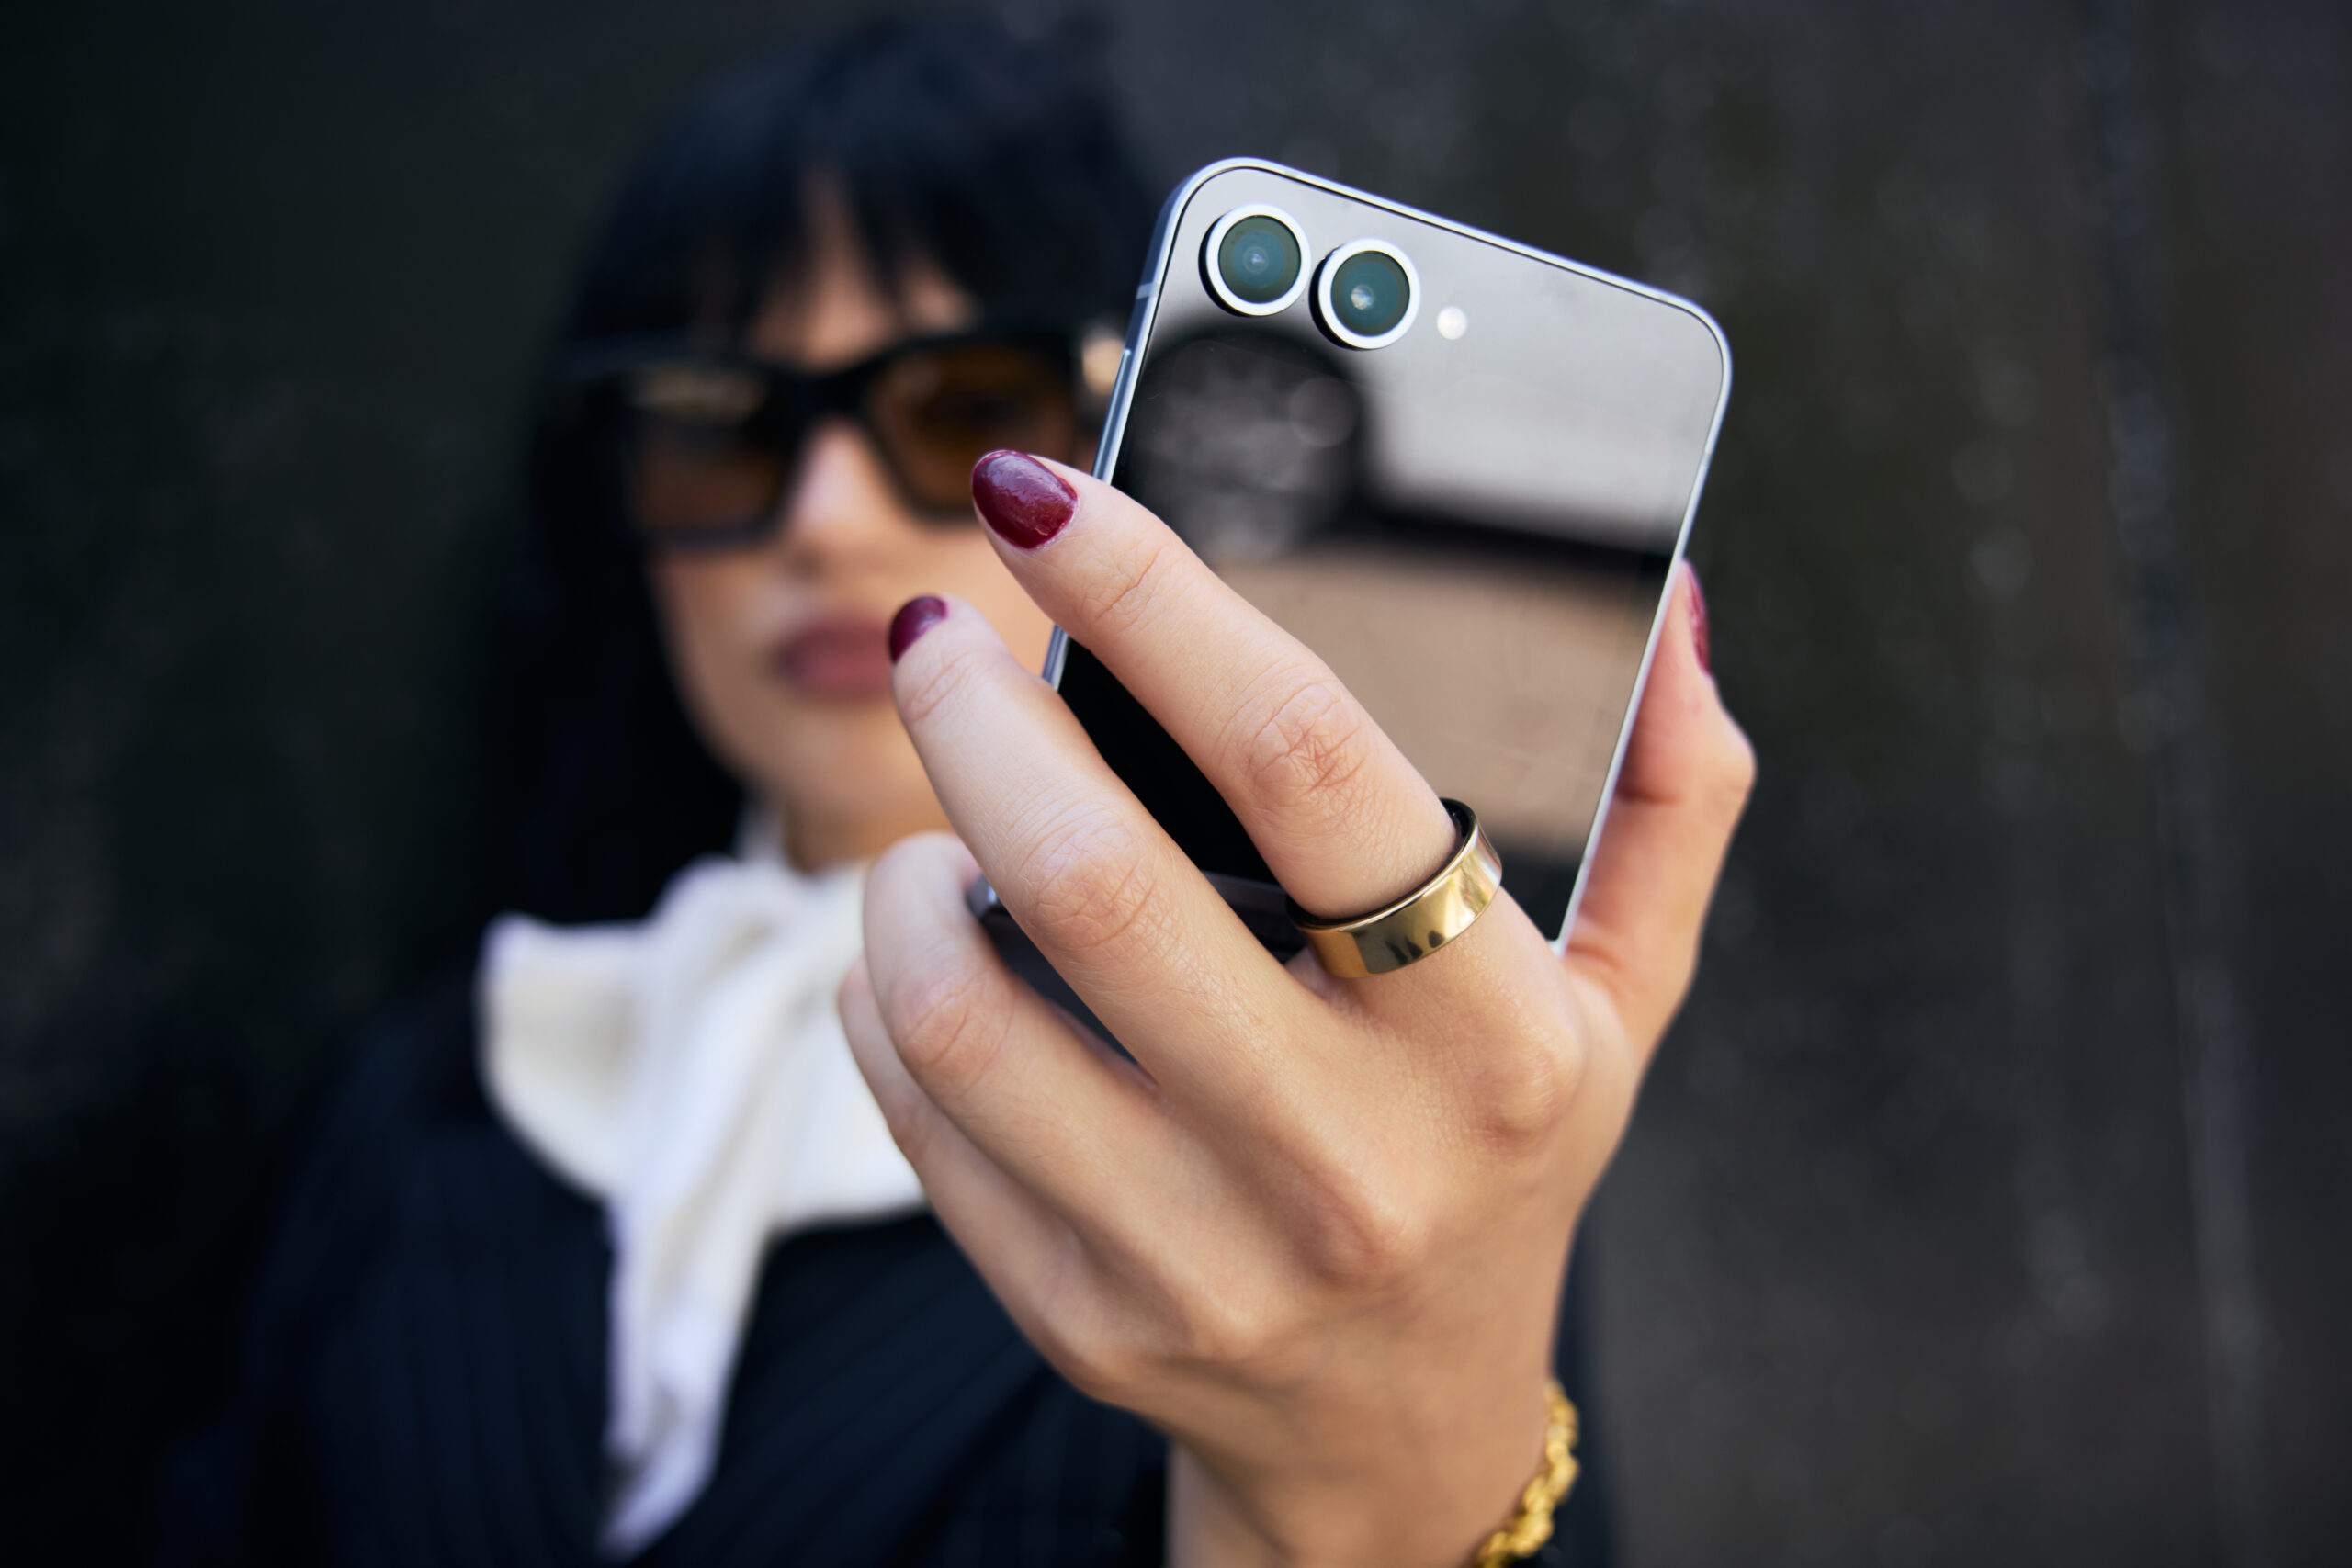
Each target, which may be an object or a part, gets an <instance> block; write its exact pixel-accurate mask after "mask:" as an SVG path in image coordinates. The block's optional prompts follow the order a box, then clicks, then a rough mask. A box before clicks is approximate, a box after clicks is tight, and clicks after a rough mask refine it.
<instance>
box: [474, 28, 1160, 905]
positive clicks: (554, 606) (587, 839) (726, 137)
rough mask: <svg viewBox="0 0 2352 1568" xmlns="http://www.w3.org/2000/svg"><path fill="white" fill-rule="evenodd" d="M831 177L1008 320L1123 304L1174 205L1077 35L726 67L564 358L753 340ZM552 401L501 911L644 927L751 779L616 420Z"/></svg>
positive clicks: (507, 702) (877, 242)
mask: <svg viewBox="0 0 2352 1568" xmlns="http://www.w3.org/2000/svg"><path fill="white" fill-rule="evenodd" d="M817 174H822V175H828V176H831V178H832V179H833V180H834V181H836V182H837V185H838V188H839V189H840V190H841V191H842V193H843V195H844V196H845V197H846V198H847V203H848V206H849V209H850V216H851V218H852V219H853V220H854V225H855V228H856V230H857V233H858V236H859V238H860V239H861V240H862V242H863V243H864V245H865V251H866V254H868V255H869V256H870V257H871V258H872V259H873V262H874V264H875V265H876V268H877V269H878V270H879V271H880V272H881V274H882V276H883V277H884V279H885V281H886V282H895V281H896V280H897V279H898V278H899V276H902V275H903V270H904V268H905V267H906V266H907V265H909V263H910V262H911V261H914V260H916V259H918V258H920V259H922V260H926V261H929V262H932V263H935V264H936V265H939V266H940V267H942V268H943V269H944V271H945V272H946V273H947V275H948V276H950V277H951V278H953V279H954V280H955V281H956V283H957V284H958V285H960V286H961V287H962V288H964V289H966V290H967V292H969V293H970V294H971V295H973V296H974V297H975V298H976V299H978V300H979V301H980V303H981V306H982V309H983V311H984V312H985V313H987V314H989V315H998V316H1018V317H1021V318H1023V319H1026V320H1038V321H1064V322H1067V323H1069V325H1070V326H1072V327H1073V328H1075V327H1076V326H1078V325H1079V324H1080V323H1081V322H1083V321H1087V320H1089V319H1091V318H1095V317H1102V316H1111V317H1113V318H1114V319H1123V318H1124V316H1125V311H1126V308H1127V305H1128V302H1129V301H1130V299H1132V297H1133V292H1134V288H1135V285H1136V277H1137V275H1138V271H1139V269H1140V265H1141V262H1142V257H1143V251H1144V246H1145V243H1146V241H1147V239H1148V234H1149V231H1150V227H1151V220H1152V215H1153V211H1154V207H1155V203H1154V200H1153V197H1152V195H1151V192H1150V190H1149V189H1148V186H1146V185H1145V183H1144V182H1143V180H1142V179H1141V177H1140V176H1139V175H1138V174H1137V172H1136V166H1135V164H1133V163H1132V162H1131V161H1130V159H1129V157H1128V155H1127V152H1126V150H1125V144H1124V142H1123V140H1122V138H1121V137H1120V135H1119V133H1118V131H1117V130H1116V127H1115V123H1114V118H1113V116H1112V114H1111V111H1110V108H1109V106H1108V104H1107V103H1106V101H1105V99H1104V96H1103V94H1102V92H1101V91H1100V89H1099V88H1098V87H1097V86H1096V85H1094V83H1093V81H1092V79H1091V72H1090V71H1089V70H1088V69H1086V67H1085V65H1084V64H1083V63H1082V62H1080V60H1079V59H1078V58H1076V55H1075V51H1072V50H1070V49H1069V48H1067V47H1063V46H1060V45H1057V44H1055V43H1052V42H1036V41H1030V40H1025V39H1019V38H1016V37H1014V36H1012V34H1010V33H1009V32H1007V31H1005V30H1004V29H1003V28H1001V27H999V26H997V25H995V24H993V23H990V22H988V21H985V20H982V19H979V18H973V17H949V18H939V17H933V18H928V19H922V20H899V21H892V22H885V23H880V24H876V25H871V26H867V27H865V28H859V29H856V30H854V31H851V32H847V33H842V34H839V35H836V36H833V37H831V38H826V39H817V40H813V41H807V42H801V43H797V44H794V45H792V46H789V47H786V48H784V49H780V50H777V51H774V52H772V53H769V54H767V55H764V56H763V57H762V58H759V59H757V60H754V61H752V62H750V63H749V64H747V65H744V66H742V67H741V68H740V69H738V70H735V71H732V72H730V73H728V74H726V75H724V76H722V77H720V78H719V79H718V80H717V81H716V82H714V83H713V84H712V85H710V86H708V87H707V89H705V90H704V91H703V92H702V93H701V94H700V95H698V96H696V97H695V99H694V100H693V102H692V103H691V104H690V105H689V106H688V107H687V108H686V109H685V111H684V114H683V115H681V116H680V117H679V118H677V119H676V120H675V121H673V123H672V124H671V125H670V126H669V128H668V129H667V130H665V131H664V132H662V134H661V135H660V136H659V137H657V139H656V140H655V141H654V142H653V145H652V147H651V148H650V151H649V152H648V153H647V154H646V156H645V158H644V160H643V162H642V163H641V164H639V167H638V168H637V170H636V172H635V174H634V175H632V176H631V177H630V178H629V180H628V183H627V184H626V186H624V187H623V189H622V192H621V195H620V197H619V199H618V201H617V202H616V204H615V206H614V208H613V210H612V212H611V215H610V216H609V217H608V219H607V220H606V221H605V225H604V228H603V231H602V232H601V235H600V236H599V238H598V239H597V240H596V242H595V243H594V245H593V246H592V247H591V250H590V252H589V256H588V261H587V265H586V266H585V268H584V270H583V271H582V275H581V278H580V282H579V286H578V291H577V293H576V295H575V297H574V298H573V299H572V301H571V309H570V311H569V313H568V316H567V318H566V321H565V325H564V328H563V332H562V334H561V342H560V344H558V345H557V351H556V352H557V356H558V358H559V359H560V356H561V355H563V354H565V353H566V352H567V351H569V350H570V349H571V347H572V346H573V345H575V344H578V343H579V342H581V341H582V340H584V339H589V338H595V337H603V336H607V335H617V334H623V333H629V334H634V333H695V334H698V335H715V336H720V337H723V338H726V339H730V340H731V339H736V338H740V336H741V333H742V332H743V331H744V329H745V327H746V325H747V323H748V322H749V321H750V320H751V318H752V315H753V314H754V313H755V312H756V311H757V310H758V309H759V307H760V304H761V301H762V299H763V297H764V296H765V295H766V294H767V293H768V291H769V290H770V289H772V288H775V287H777V286H778V285H779V284H782V285H786V286H789V284H790V283H791V282H792V281H793V279H794V277H795V276H796V273H797V269H798V268H799V267H800V266H801V265H802V264H803V263H804V261H805V254H806V250H807V243H808V240H809V225H810V214H809V209H808V201H809V195H810V184H809V181H810V176H811V175H817ZM553 385H554V382H553V378H550V387H552V386H553ZM545 409H546V412H544V413H543V414H542V416H541V418H540V420H539V422H538V424H537V430H536V431H535V434H534V439H533V445H532V454H531V471H530V478H529V482H530V506H531V513H532V523H533V531H532V540H531V559H530V562H529V565H528V568H527V569H526V574H525V576H526V588H525V590H524V592H522V593H521V594H520V595H519V600H518V604H517V605H516V607H515V614H514V615H512V616H510V622H511V625H510V629H509V633H508V639H507V640H508V648H507V650H506V659H505V660H504V662H505V664H506V666H507V669H508V674H507V676H506V679H505V680H504V682H503V692H502V694H501V697H500V700H499V701H498V702H497V704H496V709H497V713H498V717H497V722H496V728H497V729H498V731H499V733H498V735H497V736H496V737H495V738H494V744H495V745H496V746H497V748H498V750H500V751H501V752H502V753H503V760H504V766H503V769H502V773H503V779H502V784H503V790H502V794H503V801H502V805H501V809H500V810H499V812H498V814H497V818H496V821H497V825H498V828H499V829H500V836H501V837H503V839H504V840H506V841H507V844H508V846H509V866H508V874H507V877H506V879H505V881H506V886H505V887H504V888H503V890H502V892H503V897H501V899H500V902H502V903H503V905H504V906H505V907H507V908H520V909H524V910H526V911H528V912H530V913H533V914H536V915H538V916H540V917H542V918H544V919H553V920H565V921H575V920H594V919H634V918H637V917H639V916H641V915H643V914H644V913H645V912H646V911H647V910H648V909H650V908H651V906H652V904H653V901H654V899H655V898H656V897H658V895H659V894H660V892H661V889H662V886H663V885H664V884H665V883H667V882H668V881H669V879H670V877H671V876H672V875H673V874H675V872H676V871H677V870H678V868H679V867H681V866H683V865H684V864H685V863H686V862H687V861H689V860H691V859H692V858H693V857H694V856H695V855H696V854H698V853H702V852H709V851H714V850H721V849H724V848H725V847H726V846H727V845H728V844H729V842H730V840H731V839H732V837H733V834H734V830H735V826H736V821H737V818H738V817H739V815H740V813H741V788H740V786H739V785H738V784H736V782H735V781H734V780H733V779H732V778H731V777H729V775H728V773H726V772H725V771H724V770H723V769H722V768H720V766H719V765H718V763H717V762H716V761H714V760H713V759H712V757H711V756H710V754H709V752H708V751H707V750H706V749H705V748H704V746H703V744H702V742H701V741H700V739H697V738H696V736H695V732H694V728H693V726H692V724H691V723H690V722H689V721H688V719H687V717H686V715H685V713H684V709H683V707H682V706H681V705H680V703H679V700H678V695H677V692H676V690H675V687H674V686H673V682H672V680H671V677H670V672H669V671H668V668H667V666H666V663H665V660H664V659H663V656H662V648H661V642H660V638H659V635H658V630H657V626H656V623H655V620H654V615H653V608H652V604H651V599H650V593H649V592H648V589H647V585H646V581H645V573H644V570H643V565H642V562H641V560H640V558H639V555H638V553H637V551H636V550H635V548H634V547H632V546H630V545H629V544H628V542H627V536H626V530H624V529H623V528H621V527H619V526H618V525H617V518H616V514H615V511H614V509H615V508H616V506H617V504H618V498H617V495H616V493H615V490H614V487H613V485H612V484H611V482H610V480H609V478H608V477H607V470H606V469H605V468H604V467H603V466H602V465H601V464H600V462H599V461H598V460H597V457H596V456H595V454H594V452H593V451H592V450H591V449H590V448H591V447H592V446H593V438H592V435H591V434H590V433H589V432H588V431H586V430H585V429H583V428H582V426H581V425H580V423H578V422H577V421H576V420H575V419H573V418H572V417H571V415H570V414H569V412H567V411H566V405H565V404H564V401H563V400H562V399H561V398H560V397H558V396H554V395H552V393H551V394H550V396H549V397H548V400H547V401H546V404H545Z"/></svg>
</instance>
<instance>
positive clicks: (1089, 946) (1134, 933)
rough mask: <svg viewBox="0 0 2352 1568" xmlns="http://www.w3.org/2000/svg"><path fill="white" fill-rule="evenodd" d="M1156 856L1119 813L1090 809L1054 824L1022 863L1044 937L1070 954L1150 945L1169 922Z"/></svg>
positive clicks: (1023, 873)
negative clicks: (1161, 908)
mask: <svg viewBox="0 0 2352 1568" xmlns="http://www.w3.org/2000/svg"><path fill="white" fill-rule="evenodd" d="M1157 859H1158V857H1157V856H1156V855H1155V853H1154V852H1153V849H1152V846H1151V844H1150V842H1149V841H1148V840H1147V839H1146V838H1145V836H1144V835H1143V834H1142V833H1141V832H1139V831H1138V830H1137V829H1136V826H1135V824H1133V823H1132V822H1129V821H1128V820H1127V819H1126V818H1125V816H1124V815H1122V814H1121V813H1120V812H1118V811H1116V810H1115V809H1113V808H1110V807H1103V806H1084V807H1080V808H1078V809H1077V810H1076V811H1074V812H1070V813H1069V814H1068V815H1066V816H1065V818H1063V819H1062V820H1060V821H1058V822H1057V823H1055V824H1053V825H1052V826H1051V827H1050V828H1048V829H1047V830H1046V832H1045V833H1044V834H1043V835H1042V836H1041V837H1040V838H1039V839H1038V840H1037V841H1036V843H1035V846H1034V847H1032V849H1031V850H1030V851H1029V852H1028V854H1027V855H1026V856H1025V857H1024V858H1023V861H1022V863H1021V867H1020V872H1021V876H1020V882H1021V885H1022V886H1024V887H1026V888H1027V889H1028V890H1029V894H1030V908H1031V913H1032V915H1033V917H1034V918H1035V920H1036V921H1037V923H1038V925H1039V927H1040V934H1042V935H1043V936H1045V937H1046V940H1047V941H1049V942H1053V943H1054V944H1055V945H1057V946H1058V947H1060V948H1062V949H1063V950H1064V951H1067V952H1072V953H1085V952H1091V951H1095V950H1098V949H1101V948H1104V947H1108V946H1111V945H1113V944H1120V945H1129V944H1133V943H1135V942H1137V941H1138V939H1146V940H1148V939H1150V938H1152V937H1153V936H1154V935H1155V934H1156V933H1157V932H1158V931H1159V923H1160V921H1161V920H1162V919H1164V917H1163V916H1162V915H1161V914H1160V912H1159V899H1158V898H1157V897H1156V896H1155V895H1156V892H1157V887H1158V882H1159V874H1158V866H1157Z"/></svg>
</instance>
